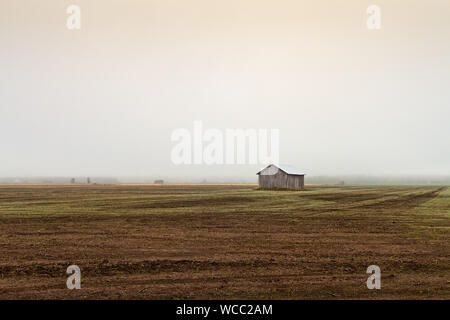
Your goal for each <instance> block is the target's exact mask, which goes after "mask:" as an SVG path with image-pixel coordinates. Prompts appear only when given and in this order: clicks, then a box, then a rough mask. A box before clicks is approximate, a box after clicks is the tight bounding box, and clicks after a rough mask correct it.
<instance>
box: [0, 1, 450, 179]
mask: <svg viewBox="0 0 450 320" xmlns="http://www.w3.org/2000/svg"><path fill="white" fill-rule="evenodd" d="M71 4H75V5H78V6H80V8H81V30H68V29H67V27H66V20H67V17H68V16H69V15H68V14H67V13H66V8H67V7H68V6H69V5H71ZM373 4H375V5H379V6H380V8H381V12H382V16H381V26H382V28H381V30H369V29H368V28H367V26H366V20H367V17H368V15H367V14H366V10H367V7H368V6H369V5H373ZM449 83H450V2H449V1H448V0H427V1H425V0H420V1H419V0H409V1H404V0H370V1H366V0H346V1H343V0H342V1H337V0H316V1H302V0H292V1H287V0H278V1H261V0H258V1H256V0H247V1H246V0H231V1H230V0H227V1H225V0H220V1H219V0H190V1H185V0H177V1H174V0H158V1H153V0H149V1H143V0H142V1H137V0H132V1H130V0H114V1H112V0H108V1H107V0H96V1H92V0H70V1H60V0H58V1H57V0H51V1H50V0H40V1H33V0H28V1H25V0H0V150H1V151H0V159H1V160H0V176H6V177H10V176H72V175H82V176H95V175H96V176H113V177H126V176H134V177H139V176H164V177H191V176H195V177H199V176H202V177H205V178H207V177H210V176H223V177H235V176H242V177H246V178H247V177H249V178H252V179H253V178H254V177H255V172H256V169H258V168H259V167H260V166H258V165H257V166H230V165H228V166H226V165H224V166H220V165H213V166H208V165H191V166H189V165H180V166H175V165H174V164H173V163H172V162H171V158H170V153H171V149H172V148H173V146H174V143H173V142H172V141H171V139H170V138H171V133H172V132H173V130H175V129H177V128H186V129H190V130H191V129H192V127H193V121H194V120H200V121H202V122H203V124H204V126H205V127H206V128H215V129H219V130H225V129H226V128H242V129H246V128H254V129H271V128H273V129H279V130H280V162H281V163H285V164H290V165H294V166H296V167H298V168H299V169H301V170H303V171H304V172H305V173H307V174H308V175H312V176H314V175H336V174H367V175H398V174H401V175H427V174H432V175H440V174H446V175H448V174H449V173H450V125H449V124H448V123H449V119H450V90H449Z"/></svg>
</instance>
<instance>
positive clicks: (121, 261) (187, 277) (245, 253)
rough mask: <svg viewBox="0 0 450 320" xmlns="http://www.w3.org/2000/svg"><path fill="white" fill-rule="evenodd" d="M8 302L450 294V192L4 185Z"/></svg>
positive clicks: (2, 256) (0, 262) (3, 275)
mask: <svg viewBox="0 0 450 320" xmlns="http://www.w3.org/2000/svg"><path fill="white" fill-rule="evenodd" d="M71 264H76V265H78V266H79V267H80V268H81V272H82V288H81V290H68V289H67V288H66V279H67V277H68V275H67V274H66V268H67V267H68V266H69V265H71ZM372 264H375V265H378V266H380V268H381V286H382V288H381V290H368V289H367V287H366V280H367V277H368V276H369V275H367V274H366V269H367V267H368V266H369V265H372ZM12 298H19V299H43V298H50V299H80V298H81V299H83V298H89V299H92V298H94V299H115V298H119V299H172V298H188V299H212V298H220V299H233V298H244V299H246V298H251V299H314V298H318V299H348V298H351V299H361V298H362V299H367V298H368V299H380V298H384V299H393V298H400V299H410V298H417V299H430V298H437V299H449V298H450V188H447V187H434V186H433V187H431V186H430V187H406V186H401V187H400V186H383V187H371V186H367V187H365V186H358V187H356V186H339V187H338V186H309V187H307V189H306V190H305V191H301V192H294V191H258V190H255V186H248V185H247V186H232V185H230V186H221V185H208V186H201V185H197V186H196V185H185V186H183V185H174V186H132V185H128V186H121V185H117V186H112V185H111V186H100V185H91V186H54V185H53V186H52V185H49V186H0V299H12Z"/></svg>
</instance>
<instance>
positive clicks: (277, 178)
mask: <svg viewBox="0 0 450 320" xmlns="http://www.w3.org/2000/svg"><path fill="white" fill-rule="evenodd" d="M258 184H259V187H260V188H263V189H287V188H295V189H301V188H303V187H304V186H305V176H300V175H289V174H287V173H285V172H283V171H281V170H278V172H277V173H275V174H273V175H264V174H260V175H258Z"/></svg>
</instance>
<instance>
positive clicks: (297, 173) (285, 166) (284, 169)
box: [257, 164, 305, 176]
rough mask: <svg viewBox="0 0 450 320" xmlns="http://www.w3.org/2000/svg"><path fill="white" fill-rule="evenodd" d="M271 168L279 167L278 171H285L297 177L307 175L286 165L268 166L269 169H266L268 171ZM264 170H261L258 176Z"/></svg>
mask: <svg viewBox="0 0 450 320" xmlns="http://www.w3.org/2000/svg"><path fill="white" fill-rule="evenodd" d="M270 166H274V167H277V168H278V169H280V170H281V171H284V172H285V173H287V174H292V175H297V176H304V175H305V174H304V173H303V172H301V171H300V170H298V169H297V168H295V167H293V166H290V165H284V164H280V165H275V164H271V165H268V166H267V167H265V168H264V169H266V168H268V167H270ZM264 169H262V170H260V171H259V172H258V173H257V174H260V173H261V171H263V170H264Z"/></svg>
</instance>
